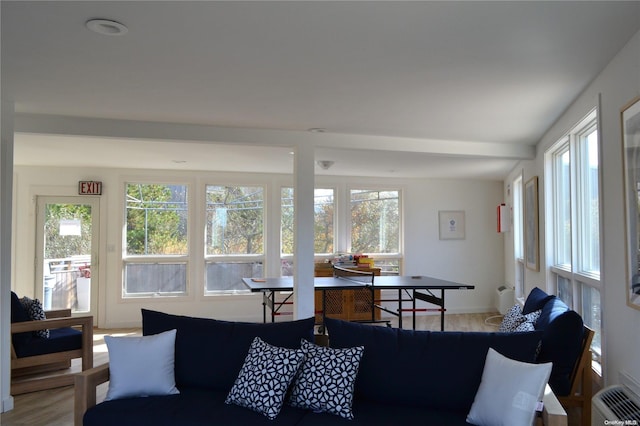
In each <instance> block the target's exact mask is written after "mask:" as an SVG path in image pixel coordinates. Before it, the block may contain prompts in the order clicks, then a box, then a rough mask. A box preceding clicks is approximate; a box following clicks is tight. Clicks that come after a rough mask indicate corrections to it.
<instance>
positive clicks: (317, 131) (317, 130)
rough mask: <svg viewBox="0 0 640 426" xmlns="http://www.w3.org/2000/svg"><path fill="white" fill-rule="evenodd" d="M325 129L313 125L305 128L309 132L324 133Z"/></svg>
mask: <svg viewBox="0 0 640 426" xmlns="http://www.w3.org/2000/svg"><path fill="white" fill-rule="evenodd" d="M326 131H327V129H323V128H322V127H313V128H311V129H307V132H311V133H324V132H326Z"/></svg>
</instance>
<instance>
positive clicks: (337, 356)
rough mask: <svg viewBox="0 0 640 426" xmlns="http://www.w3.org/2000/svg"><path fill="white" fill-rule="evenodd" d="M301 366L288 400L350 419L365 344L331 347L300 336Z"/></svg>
mask: <svg viewBox="0 0 640 426" xmlns="http://www.w3.org/2000/svg"><path fill="white" fill-rule="evenodd" d="M300 346H301V349H302V351H303V352H304V353H305V360H304V363H303V364H302V368H301V369H300V372H299V373H298V376H297V377H296V380H295V382H294V383H293V386H292V389H291V397H290V398H289V404H290V405H292V406H294V407H298V408H305V409H309V410H313V411H314V412H327V413H331V414H337V415H338V416H340V417H343V418H345V419H349V420H351V419H353V411H352V410H351V404H352V402H353V389H354V385H355V381H356V375H357V374H358V367H359V366H360V359H361V358H362V353H363V351H364V346H358V347H355V348H346V349H334V348H328V347H324V346H317V345H314V344H313V343H310V342H307V341H306V340H302V343H301V345H300Z"/></svg>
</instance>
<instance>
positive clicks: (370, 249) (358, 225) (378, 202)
mask: <svg viewBox="0 0 640 426" xmlns="http://www.w3.org/2000/svg"><path fill="white" fill-rule="evenodd" d="M398 199H399V193H398V191H377V190H352V191H351V251H352V252H353V253H398V252H400V217H399V205H398Z"/></svg>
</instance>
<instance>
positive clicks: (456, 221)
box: [438, 210, 465, 240]
mask: <svg viewBox="0 0 640 426" xmlns="http://www.w3.org/2000/svg"><path fill="white" fill-rule="evenodd" d="M438 223H439V231H440V232H439V235H440V239H441V240H464V238H465V217H464V210H441V211H439V212H438Z"/></svg>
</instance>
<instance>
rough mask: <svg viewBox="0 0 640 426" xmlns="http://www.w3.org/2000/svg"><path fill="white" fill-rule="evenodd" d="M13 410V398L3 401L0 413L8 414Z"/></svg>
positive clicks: (9, 397)
mask: <svg viewBox="0 0 640 426" xmlns="http://www.w3.org/2000/svg"><path fill="white" fill-rule="evenodd" d="M11 410H13V397H12V396H11V395H9V396H8V397H7V398H6V399H3V400H2V405H1V406H0V413H6V412H7V411H11Z"/></svg>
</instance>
